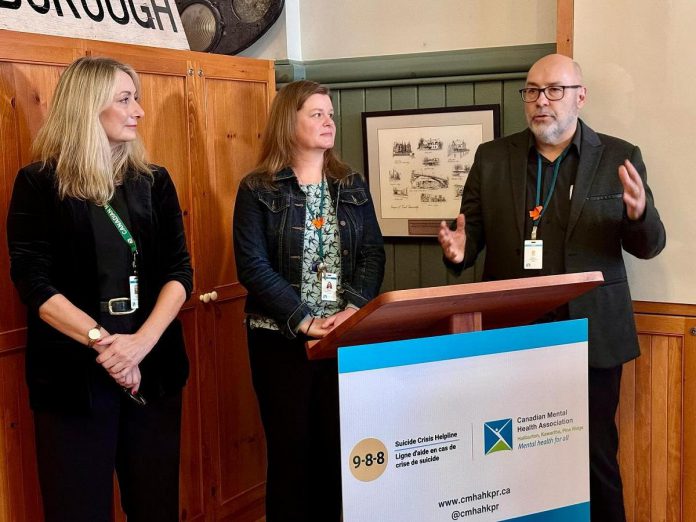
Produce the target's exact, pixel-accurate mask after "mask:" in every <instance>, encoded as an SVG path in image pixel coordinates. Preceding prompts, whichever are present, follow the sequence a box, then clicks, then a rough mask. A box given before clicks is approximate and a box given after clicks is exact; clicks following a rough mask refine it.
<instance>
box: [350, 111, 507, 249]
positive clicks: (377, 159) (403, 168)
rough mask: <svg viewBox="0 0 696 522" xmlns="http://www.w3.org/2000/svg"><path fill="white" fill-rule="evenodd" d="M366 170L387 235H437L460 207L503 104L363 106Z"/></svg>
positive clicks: (494, 135) (494, 131) (495, 129)
mask: <svg viewBox="0 0 696 522" xmlns="http://www.w3.org/2000/svg"><path fill="white" fill-rule="evenodd" d="M362 124H363V139H364V150H365V175H366V176H367V179H368V183H369V186H370V192H371V194H372V199H373V201H374V204H375V211H376V212H377V220H378V221H379V225H380V227H381V229H382V234H383V235H385V236H435V235H437V232H438V229H439V226H440V221H442V220H443V219H445V220H450V219H454V218H455V217H456V216H457V214H458V213H459V205H460V202H461V199H462V192H463V190H464V183H465V182H466V178H467V176H468V174H469V171H470V170H471V165H472V163H473V161H474V154H475V153H476V149H477V148H478V146H479V145H480V144H481V143H483V142H485V141H490V140H492V139H494V138H497V137H499V136H500V105H470V106H466V107H443V108H437V109H415V110H399V111H381V112H363V113H362Z"/></svg>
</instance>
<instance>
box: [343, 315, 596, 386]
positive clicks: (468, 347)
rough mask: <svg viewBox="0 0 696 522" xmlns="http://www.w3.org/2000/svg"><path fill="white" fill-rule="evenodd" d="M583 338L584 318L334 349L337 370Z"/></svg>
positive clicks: (413, 362) (552, 344) (445, 357)
mask: <svg viewBox="0 0 696 522" xmlns="http://www.w3.org/2000/svg"><path fill="white" fill-rule="evenodd" d="M586 341H587V319H575V320H572V321H558V322H554V323H543V324H535V325H529V326H516V327H513V328H500V329H497V330H484V331H481V332H470V333H463V334H453V335H444V336H437V337H424V338H420V339H408V340H406V341H391V342H386V343H378V344H364V345H360V346H349V347H345V348H339V349H338V373H350V372H360V371H365V370H377V369H380V368H391V367H394V366H408V365H411V364H422V363H428V362H435V361H446V360H449V359H460V358H463V357H477V356H479V355H491V354H496V353H503V352H514V351H520V350H530V349H533V348H541V347H547V346H558V345H562V344H571V343H580V342H586Z"/></svg>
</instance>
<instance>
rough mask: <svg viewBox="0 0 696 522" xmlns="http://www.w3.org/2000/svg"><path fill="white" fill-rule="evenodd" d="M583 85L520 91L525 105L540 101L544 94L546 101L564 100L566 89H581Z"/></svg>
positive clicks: (528, 88)
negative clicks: (541, 95)
mask: <svg viewBox="0 0 696 522" xmlns="http://www.w3.org/2000/svg"><path fill="white" fill-rule="evenodd" d="M580 87H582V85H549V86H548V87H544V88H543V89H539V88H538V87H525V88H524V89H520V94H521V95H522V101H523V102H524V103H532V102H535V101H537V100H538V99H539V95H540V94H541V93H542V92H543V93H544V96H546V99H547V100H549V101H558V100H560V99H562V98H563V95H564V94H565V90H566V89H579V88H580Z"/></svg>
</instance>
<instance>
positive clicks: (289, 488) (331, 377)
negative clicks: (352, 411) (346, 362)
mask: <svg viewBox="0 0 696 522" xmlns="http://www.w3.org/2000/svg"><path fill="white" fill-rule="evenodd" d="M247 333H248V339H249V359H250V362H251V372H252V379H253V383H254V390H255V391H256V396H257V398H258V401H259V408H260V410H261V419H262V421H263V426H264V430H265V432H266V447H267V453H268V474H267V479H266V520H267V521H268V522H314V521H321V522H337V521H339V520H340V517H341V451H340V431H339V415H338V371H337V365H336V360H335V359H334V360H326V361H312V362H310V361H308V360H307V357H306V355H305V349H304V342H305V341H306V340H307V338H306V337H304V336H301V335H300V336H298V338H297V339H294V340H288V339H286V338H285V337H283V336H282V335H281V334H280V333H278V332H276V331H272V330H266V329H263V328H257V329H248V330H247Z"/></svg>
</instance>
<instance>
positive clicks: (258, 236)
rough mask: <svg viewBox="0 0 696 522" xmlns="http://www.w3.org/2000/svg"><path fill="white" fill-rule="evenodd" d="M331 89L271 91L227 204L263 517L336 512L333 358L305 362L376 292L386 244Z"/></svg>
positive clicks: (329, 519) (273, 521) (295, 86)
mask: <svg viewBox="0 0 696 522" xmlns="http://www.w3.org/2000/svg"><path fill="white" fill-rule="evenodd" d="M335 136H336V126H335V124H334V121H333V105H332V103H331V98H330V97H329V90H328V89H327V88H326V87H323V86H321V85H319V84H317V83H315V82H310V81H299V82H294V83H290V84H288V85H287V86H285V87H284V88H283V89H281V90H280V92H278V94H277V95H276V97H275V100H274V101H273V106H272V107H271V113H270V116H269V121H268V126H267V128H266V131H265V134H264V137H263V146H262V152H261V159H260V162H259V166H258V167H257V168H256V169H255V170H254V172H252V173H251V174H249V175H248V176H247V177H245V178H244V180H243V181H242V183H241V185H240V187H239V192H238V193H237V201H236V204H235V209H234V248H235V257H236V261H237V272H238V274H239V280H240V282H241V283H242V284H243V285H244V286H245V287H246V288H247V290H248V291H249V295H248V297H247V301H246V308H245V311H246V313H247V337H248V345H249V360H250V363H251V371H252V378H253V383H254V389H255V391H256V396H257V398H258V401H259V407H260V410H261V418H262V421H263V425H264V429H265V432H266V445H267V450H268V451H267V453H268V478H267V482H266V519H267V520H268V522H277V521H285V520H302V521H322V522H334V521H338V520H340V517H341V462H340V445H339V423H338V375H337V367H336V361H335V360H324V361H311V362H310V361H308V360H307V357H306V355H305V348H304V345H305V342H306V341H307V340H308V339H309V338H319V337H323V336H325V335H326V334H327V333H328V332H330V331H331V330H332V329H334V328H336V327H337V326H338V325H339V324H341V323H342V322H343V321H345V320H346V319H347V318H349V317H350V316H351V315H352V314H354V313H355V311H356V310H357V309H358V308H360V307H361V306H363V305H364V304H365V303H367V301H368V300H370V299H372V298H373V297H375V296H376V295H377V293H378V292H379V287H380V285H381V283H382V278H383V275H384V260H385V255H384V247H383V242H382V234H381V233H380V230H379V226H378V224H377V218H376V217H375V211H374V207H373V205H372V200H371V199H370V193H369V191H368V190H367V186H366V184H365V181H364V179H363V178H362V176H360V175H359V174H358V173H356V172H354V171H353V170H352V169H351V168H350V167H349V166H348V165H346V164H345V163H343V162H342V161H340V160H339V159H338V157H337V156H336V154H335V153H334V151H333V146H334V139H335Z"/></svg>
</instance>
